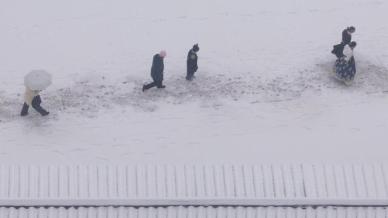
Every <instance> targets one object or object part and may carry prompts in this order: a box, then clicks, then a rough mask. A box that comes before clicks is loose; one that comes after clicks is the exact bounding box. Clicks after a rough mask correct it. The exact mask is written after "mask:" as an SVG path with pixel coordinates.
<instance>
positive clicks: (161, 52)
mask: <svg viewBox="0 0 388 218" xmlns="http://www.w3.org/2000/svg"><path fill="white" fill-rule="evenodd" d="M159 56H160V57H162V58H165V57H166V56H167V52H166V51H165V50H161V51H160V52H159Z"/></svg>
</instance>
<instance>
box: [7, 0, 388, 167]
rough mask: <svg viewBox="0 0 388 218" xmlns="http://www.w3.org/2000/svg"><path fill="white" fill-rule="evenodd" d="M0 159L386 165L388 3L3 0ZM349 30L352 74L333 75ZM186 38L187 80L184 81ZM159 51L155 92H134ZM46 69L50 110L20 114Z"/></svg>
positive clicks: (364, 0)
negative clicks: (195, 67)
mask: <svg viewBox="0 0 388 218" xmlns="http://www.w3.org/2000/svg"><path fill="white" fill-rule="evenodd" d="M1 3H2V4H1V5H2V6H1V7H0V26H1V29H0V42H1V43H0V45H1V46H0V163H34V164H39V163H58V162H59V163H64V162H71V163H134V162H292V161H310V162H316V161H318V162H326V161H340V162H342V161H362V160H365V161H385V160H386V159H387V157H388V155H387V151H388V148H387V145H388V136H387V130H388V113H387V112H388V43H387V40H386V39H387V37H388V25H387V24H386V22H385V20H386V18H387V13H386V11H387V10H388V2H386V1H383V0H294V1H285V0H272V1H264V0H259V1H258V0H243V1H233V0H213V1H207V0H198V1H179V0H164V1H151V0H143V1H125V0H115V1H109V0H82V1H78V0H67V1H51V0H35V1H11V0H2V1H1ZM349 25H354V26H356V28H357V31H356V33H355V34H354V36H353V39H354V40H355V41H357V42H358V47H357V48H356V52H355V58H356V61H357V67H358V69H357V70H358V73H357V75H356V80H355V82H354V84H353V85H352V86H350V87H346V86H344V85H343V84H341V83H339V82H337V81H335V80H334V79H333V78H332V74H331V68H332V63H333V62H334V56H333V55H332V54H331V53H330V51H331V49H332V45H334V44H335V43H338V42H339V41H340V37H341V31H342V30H343V29H344V28H345V27H346V26H349ZM197 42H198V43H199V45H200V48H201V50H200V52H199V72H198V73H197V79H196V80H195V81H194V82H192V83H188V82H186V81H185V80H184V76H185V62H186V54H187V51H188V50H189V49H190V48H191V46H192V45H193V44H194V43H197ZM160 49H166V50H167V53H168V56H167V58H166V60H165V66H166V67H165V83H166V85H167V89H166V90H149V91H148V92H146V93H142V92H141V86H142V84H143V83H145V82H148V81H150V77H149V70H150V65H151V59H152V55H154V54H155V53H156V52H158V51H159V50H160ZM32 69H45V70H47V71H49V72H51V73H52V74H53V76H54V84H53V85H52V86H51V87H50V88H49V89H48V90H46V91H45V92H43V93H42V98H43V106H44V107H46V108H47V109H49V111H50V112H51V114H50V116H49V117H40V116H39V115H38V114H37V113H35V112H33V111H31V113H30V115H29V116H28V117H23V118H22V117H20V116H19V112H20V109H21V105H22V103H23V100H22V95H23V92H24V87H23V77H24V75H25V74H26V73H27V72H28V71H30V70H32Z"/></svg>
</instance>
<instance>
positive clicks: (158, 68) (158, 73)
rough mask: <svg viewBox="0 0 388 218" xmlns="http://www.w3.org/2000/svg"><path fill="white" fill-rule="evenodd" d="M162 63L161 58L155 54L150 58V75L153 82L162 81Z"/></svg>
mask: <svg viewBox="0 0 388 218" xmlns="http://www.w3.org/2000/svg"><path fill="white" fill-rule="evenodd" d="M163 71H164V63H163V58H162V57H161V56H160V55H159V54H156V55H154V58H153V60H152V67H151V77H152V79H153V80H154V81H155V82H161V81H163Z"/></svg>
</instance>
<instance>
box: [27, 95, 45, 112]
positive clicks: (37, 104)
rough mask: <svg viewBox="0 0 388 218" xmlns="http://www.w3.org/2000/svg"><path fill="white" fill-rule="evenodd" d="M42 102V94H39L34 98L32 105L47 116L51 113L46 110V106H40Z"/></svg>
mask: <svg viewBox="0 0 388 218" xmlns="http://www.w3.org/2000/svg"><path fill="white" fill-rule="evenodd" d="M41 103H42V100H41V99H40V96H39V95H38V96H35V97H34V99H33V100H32V104H31V105H32V107H33V108H34V109H35V110H36V111H38V113H40V115H42V116H47V115H49V112H48V111H46V110H45V109H44V108H42V107H41V106H40V104H41Z"/></svg>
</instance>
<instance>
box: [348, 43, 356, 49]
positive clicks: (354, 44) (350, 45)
mask: <svg viewBox="0 0 388 218" xmlns="http://www.w3.org/2000/svg"><path fill="white" fill-rule="evenodd" d="M356 46H357V42H355V41H352V42H350V43H349V47H350V48H351V49H354V48H355V47H356Z"/></svg>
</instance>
